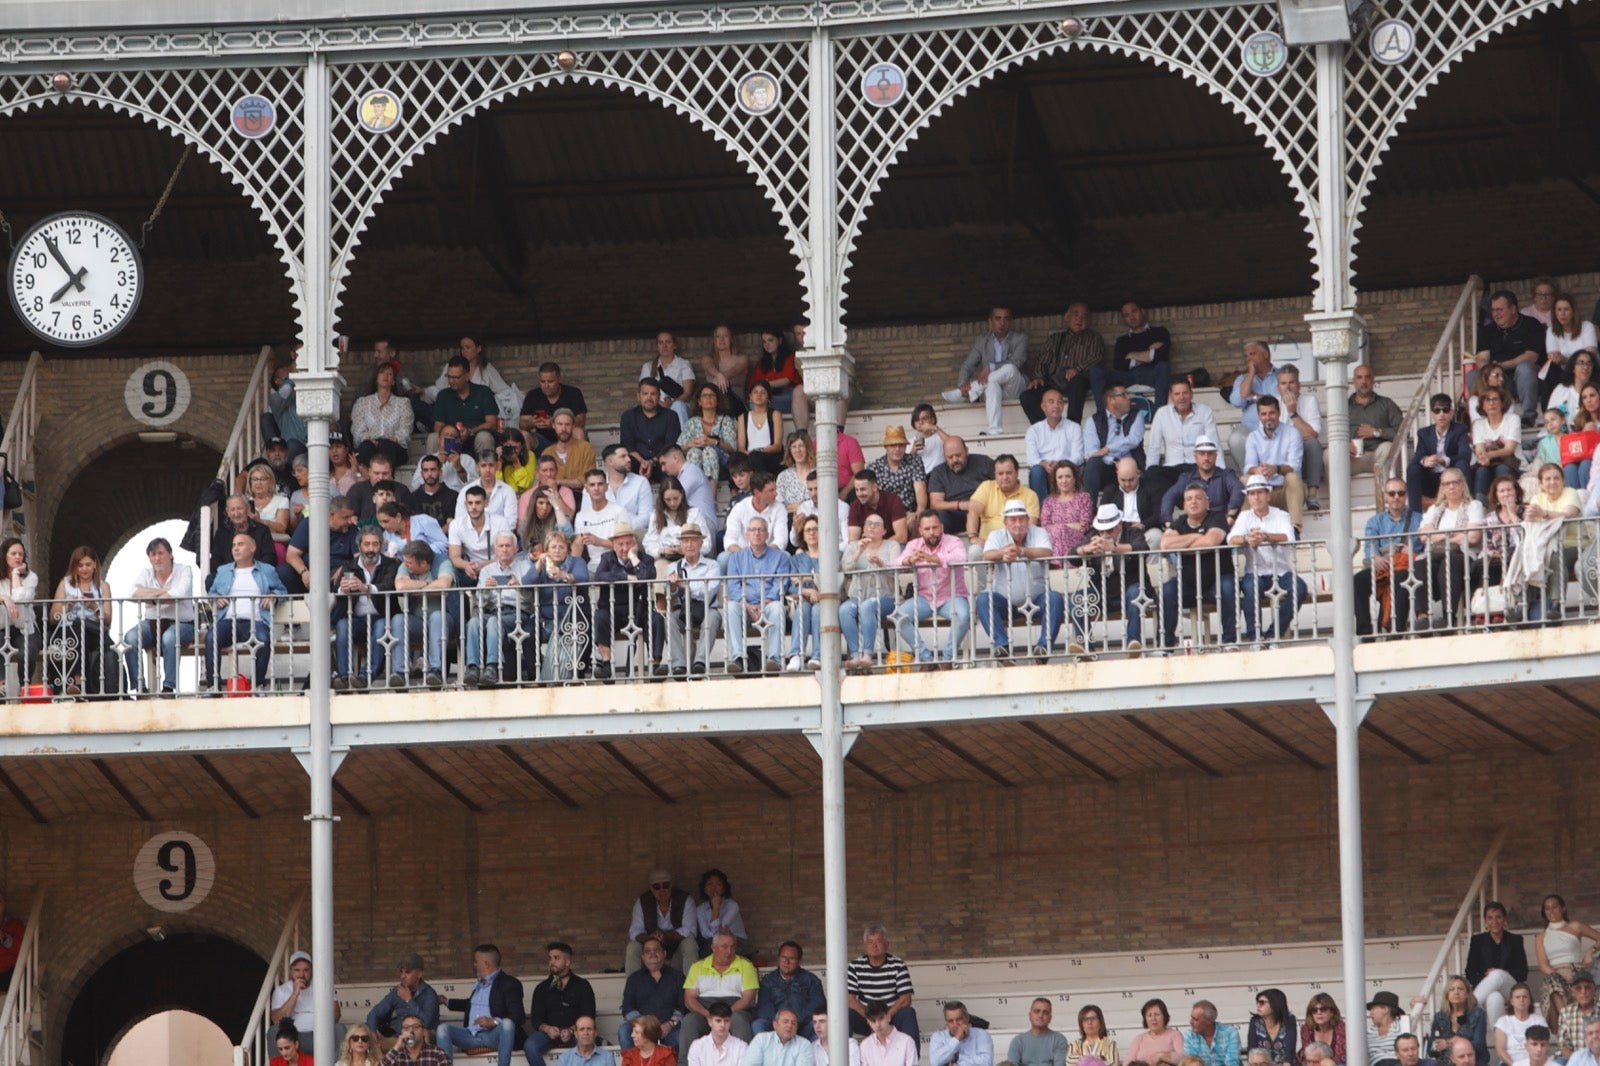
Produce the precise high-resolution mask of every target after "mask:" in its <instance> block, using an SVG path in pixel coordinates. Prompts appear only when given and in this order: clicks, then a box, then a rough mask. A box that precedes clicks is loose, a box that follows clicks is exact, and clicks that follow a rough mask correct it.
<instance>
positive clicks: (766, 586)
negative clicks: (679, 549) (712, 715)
mask: <svg viewBox="0 0 1600 1066" xmlns="http://www.w3.org/2000/svg"><path fill="white" fill-rule="evenodd" d="M769 476H770V475H769ZM774 506H776V507H779V508H782V507H783V504H781V503H775V504H774ZM730 530H731V525H730ZM744 537H745V539H746V540H747V541H748V542H749V543H748V544H747V545H746V546H745V547H744V548H743V549H741V550H739V551H729V552H728V553H726V555H725V556H724V558H727V557H728V556H731V559H730V560H729V562H728V567H727V574H728V577H729V578H730V579H731V580H730V581H729V582H728V587H727V589H726V591H725V592H724V593H723V595H724V596H726V597H727V603H726V604H725V608H724V609H725V611H726V614H727V627H726V635H725V637H724V643H725V644H726V646H727V649H728V673H730V674H740V673H743V672H744V671H746V670H749V671H751V672H752V673H754V672H757V671H760V670H763V669H765V670H766V672H767V673H774V674H775V673H778V672H779V671H781V670H782V669H783V661H782V660H781V659H780V658H779V655H780V654H781V652H782V643H783V618H784V611H785V610H786V607H787V605H786V604H785V603H784V599H783V590H784V585H785V584H786V581H785V577H786V575H788V573H789V572H790V569H791V567H790V562H791V560H790V557H789V553H788V552H785V551H781V550H779V549H777V548H774V547H771V546H770V545H768V543H767V520H766V519H764V518H761V517H760V516H756V517H753V518H751V519H750V520H749V522H748V523H746V525H745V527H744ZM747 625H753V626H755V627H756V630H757V631H758V632H759V633H761V634H762V644H763V646H764V652H765V661H764V663H763V659H762V654H763V652H762V651H753V652H750V653H749V657H748V659H747V658H746V655H745V627H746V626H747Z"/></svg>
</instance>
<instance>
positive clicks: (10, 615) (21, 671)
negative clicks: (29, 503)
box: [0, 537, 44, 684]
mask: <svg viewBox="0 0 1600 1066" xmlns="http://www.w3.org/2000/svg"><path fill="white" fill-rule="evenodd" d="M0 559H3V560H4V561H5V568H6V574H5V580H4V581H3V582H0V656H3V657H4V661H5V662H8V663H9V662H11V661H13V660H15V661H16V663H17V675H18V678H19V680H20V682H21V683H23V684H26V683H27V682H28V680H29V679H30V678H32V677H34V676H35V672H36V671H37V669H38V666H37V663H38V661H39V650H40V648H42V647H43V646H44V635H43V633H42V632H41V631H40V628H39V617H38V615H37V614H36V613H35V607H34V600H35V598H36V597H37V596H38V594H39V575H38V574H36V573H34V572H33V571H32V570H31V569H29V567H28V546H27V545H26V544H24V543H23V542H22V541H21V540H20V539H19V538H17V537H7V538H6V539H5V540H4V541H3V542H0Z"/></svg>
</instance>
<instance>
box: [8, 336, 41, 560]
mask: <svg viewBox="0 0 1600 1066" xmlns="http://www.w3.org/2000/svg"><path fill="white" fill-rule="evenodd" d="M43 363H44V357H43V356H41V355H40V354H39V353H38V352H34V353H33V354H32V355H30V356H28V365H27V366H26V367H25V368H24V369H23V371H22V381H21V382H20V383H19V384H18V385H17V398H16V400H15V401H13V402H12V404H11V417H10V418H8V419H6V432H5V436H4V437H3V438H0V463H3V466H0V469H3V470H4V471H6V472H9V473H10V474H11V476H12V477H14V478H16V479H17V483H18V486H19V487H20V486H21V485H22V484H24V483H25V482H27V481H30V480H31V479H32V477H33V438H34V434H35V432H36V431H37V430H38V428H39V404H38V392H39V385H38V381H39V367H40V366H41V365H42V364H43ZM31 495H32V493H30V492H28V491H27V490H26V489H24V490H23V509H24V510H26V509H27V502H28V497H29V496H31ZM12 526H13V523H12V521H11V515H10V514H9V513H6V514H3V515H0V529H10V528H12ZM18 535H19V536H21V537H22V539H23V541H24V543H26V544H27V545H28V553H29V554H30V555H32V553H33V538H32V537H31V536H29V535H28V533H27V531H25V530H24V531H19V533H18Z"/></svg>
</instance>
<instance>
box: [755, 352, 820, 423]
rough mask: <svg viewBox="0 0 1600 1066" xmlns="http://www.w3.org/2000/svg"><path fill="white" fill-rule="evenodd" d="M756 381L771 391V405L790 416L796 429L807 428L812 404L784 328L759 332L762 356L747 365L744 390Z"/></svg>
mask: <svg viewBox="0 0 1600 1066" xmlns="http://www.w3.org/2000/svg"><path fill="white" fill-rule="evenodd" d="M758 381H759V382H763V383H765V384H766V385H767V387H768V388H769V389H771V390H772V406H773V407H774V408H776V409H777V410H779V411H782V412H783V413H784V414H786V415H792V416H793V417H794V424H795V426H796V427H797V428H799V429H806V428H807V427H809V426H810V425H811V404H810V401H809V400H808V399H807V398H806V390H805V386H804V385H803V384H802V382H801V378H800V368H799V366H798V365H797V364H796V363H795V359H794V345H792V344H790V343H789V337H788V335H787V331H786V330H781V329H779V330H772V329H768V330H763V331H762V332H761V356H760V358H758V359H756V360H754V361H753V362H752V363H751V364H750V376H749V378H748V380H747V382H746V386H747V390H748V389H754V388H755V385H756V382H758ZM748 394H749V393H748V391H747V392H746V395H748Z"/></svg>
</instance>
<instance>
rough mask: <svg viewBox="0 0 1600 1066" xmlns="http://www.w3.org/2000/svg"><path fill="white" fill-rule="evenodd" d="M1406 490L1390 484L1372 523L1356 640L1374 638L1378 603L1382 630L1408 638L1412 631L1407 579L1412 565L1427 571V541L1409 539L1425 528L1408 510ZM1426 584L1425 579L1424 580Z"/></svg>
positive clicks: (1358, 593)
mask: <svg viewBox="0 0 1600 1066" xmlns="http://www.w3.org/2000/svg"><path fill="white" fill-rule="evenodd" d="M1406 492H1407V489H1406V484H1405V482H1403V481H1401V480H1400V479H1399V478H1394V477H1392V478H1390V479H1389V480H1388V481H1387V482H1385V483H1384V486H1383V510H1381V511H1379V512H1378V513H1377V514H1375V515H1373V516H1372V517H1371V518H1369V519H1367V528H1366V531H1365V538H1366V539H1365V540H1364V541H1363V543H1362V545H1361V554H1362V556H1363V557H1364V558H1365V559H1366V563H1367V565H1366V566H1365V567H1364V568H1362V569H1360V570H1357V571H1356V574H1355V597H1356V635H1357V636H1359V637H1365V636H1370V635H1371V633H1372V603H1373V600H1374V598H1376V600H1377V601H1378V607H1379V615H1378V624H1379V626H1380V627H1381V628H1382V629H1383V631H1384V632H1386V633H1388V632H1393V633H1408V632H1410V631H1411V622H1412V613H1413V609H1414V608H1413V605H1412V602H1411V589H1410V588H1409V587H1408V586H1407V583H1406V577H1407V575H1408V574H1409V572H1410V569H1411V563H1412V560H1416V564H1417V566H1418V567H1419V568H1421V569H1422V570H1423V571H1425V570H1426V568H1427V561H1426V560H1425V559H1424V558H1421V557H1420V556H1419V555H1418V553H1419V552H1420V551H1421V550H1422V547H1423V545H1422V541H1421V539H1420V538H1417V537H1407V536H1406V534H1407V533H1415V532H1416V531H1417V529H1418V528H1420V527H1421V525H1422V516H1421V515H1420V514H1417V513H1416V512H1415V511H1412V510H1411V509H1410V508H1408V507H1407V506H1406ZM1419 576H1420V577H1421V578H1422V580H1423V582H1424V584H1425V583H1426V580H1427V579H1426V576H1425V574H1419ZM1418 591H1419V592H1420V593H1421V596H1420V599H1421V605H1422V606H1423V609H1424V610H1426V609H1427V607H1426V604H1427V590H1426V589H1425V588H1424V589H1419V590H1418Z"/></svg>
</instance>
